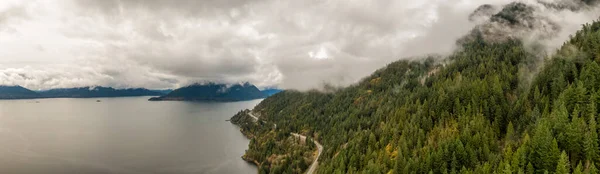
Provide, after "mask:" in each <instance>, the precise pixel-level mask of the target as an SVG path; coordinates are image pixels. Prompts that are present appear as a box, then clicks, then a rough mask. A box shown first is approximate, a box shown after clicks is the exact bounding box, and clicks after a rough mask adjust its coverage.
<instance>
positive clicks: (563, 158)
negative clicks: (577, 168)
mask: <svg viewBox="0 0 600 174" xmlns="http://www.w3.org/2000/svg"><path fill="white" fill-rule="evenodd" d="M570 170H571V169H570V167H569V156H567V153H566V152H565V151H562V153H561V154H560V158H559V160H558V163H557V164H556V172H555V173H556V174H569V173H570Z"/></svg>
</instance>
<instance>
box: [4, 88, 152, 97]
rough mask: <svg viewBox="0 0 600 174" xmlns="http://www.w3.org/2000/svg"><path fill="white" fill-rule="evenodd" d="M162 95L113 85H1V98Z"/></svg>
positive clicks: (142, 89)
mask: <svg viewBox="0 0 600 174" xmlns="http://www.w3.org/2000/svg"><path fill="white" fill-rule="evenodd" d="M161 95H164V91H163V90H159V91H152V90H148V89H144V88H130V89H114V88H111V87H100V86H98V87H79V88H61V89H51V90H45V91H32V90H29V89H27V88H23V87H21V86H0V99H35V98H94V97H132V96H161Z"/></svg>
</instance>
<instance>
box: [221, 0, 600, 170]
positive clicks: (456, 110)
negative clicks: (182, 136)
mask: <svg viewBox="0 0 600 174" xmlns="http://www.w3.org/2000/svg"><path fill="white" fill-rule="evenodd" d="M506 7H507V8H508V9H503V10H501V11H500V12H499V13H498V14H496V15H492V16H491V18H492V20H494V21H492V22H497V23H496V24H504V25H507V26H509V27H514V28H513V29H520V28H522V29H523V30H524V32H525V33H526V30H529V29H531V26H527V27H521V26H523V23H520V22H523V21H528V20H532V19H530V18H529V17H528V16H527V15H528V14H529V10H530V9H529V8H527V7H526V6H523V5H521V4H519V3H512V4H509V5H507V6H506ZM511 11H512V12H511ZM512 13H517V14H518V15H514V14H512ZM524 19H527V20H524ZM526 24H527V25H530V24H531V25H537V24H535V23H526ZM543 24H544V25H545V24H547V23H543ZM486 26H487V25H486V24H483V25H481V26H479V27H478V28H477V29H475V30H474V31H473V32H472V33H471V34H470V35H468V36H466V37H465V38H463V39H462V40H461V41H460V42H459V43H461V44H462V45H461V47H462V49H459V50H458V51H456V52H455V53H453V54H452V55H450V56H449V57H448V58H446V59H445V60H443V61H436V60H435V59H433V58H425V59H423V60H420V61H404V60H401V61H397V62H394V63H391V64H389V65H388V66H387V67H385V68H383V69H380V70H378V71H376V72H375V73H373V74H372V75H371V76H369V77H367V78H365V79H364V80H362V81H361V82H359V83H358V84H356V85H353V86H350V87H346V88H342V89H338V90H336V91H333V92H328V93H323V92H319V91H309V92H298V91H289V90H288V91H284V92H281V93H278V94H275V95H273V96H271V97H269V98H267V99H265V100H264V101H262V102H261V103H260V104H259V105H258V106H256V107H255V108H254V109H253V112H254V113H255V114H257V115H260V116H261V120H265V122H266V123H262V122H256V123H250V122H248V120H250V119H248V118H247V117H248V116H247V114H245V112H248V111H244V112H240V113H238V114H236V116H235V117H234V118H232V120H236V121H237V122H236V124H238V125H240V127H241V128H242V131H243V132H244V134H246V135H250V136H249V137H251V138H252V141H251V142H250V145H249V149H248V150H247V151H246V155H245V156H244V157H245V158H246V159H247V160H248V159H250V160H256V161H257V163H258V164H260V165H259V166H260V169H259V170H260V171H259V172H260V173H283V172H284V171H283V170H284V169H286V168H292V169H303V168H302V166H299V165H300V164H303V163H304V162H303V161H302V160H306V158H302V157H300V156H295V155H293V154H296V153H299V154H302V153H303V151H302V149H301V148H295V149H292V148H287V147H288V145H286V143H284V142H285V141H286V140H287V136H285V135H288V134H289V133H291V132H299V133H302V134H304V135H307V136H309V137H313V138H315V139H316V140H318V141H319V142H321V144H322V145H323V146H324V148H325V150H324V152H323V155H322V156H321V158H320V159H321V160H320V165H319V167H318V169H317V172H318V173H459V172H460V173H513V172H514V173H544V172H549V173H570V172H574V173H577V172H579V173H596V172H597V171H598V169H597V167H596V166H598V165H599V163H598V162H600V152H599V148H600V147H599V145H598V143H599V142H598V131H597V128H596V125H597V121H598V120H597V115H598V113H600V109H599V108H598V107H597V105H598V104H600V93H599V92H598V90H599V89H600V66H599V65H598V63H600V55H599V54H600V52H599V50H600V22H594V23H592V24H586V25H584V26H583V28H582V30H581V31H579V32H577V33H576V34H574V35H573V37H572V38H571V39H570V40H568V41H567V42H565V44H564V45H563V46H562V48H560V49H559V50H558V52H557V53H556V54H555V55H554V56H553V57H550V58H540V57H537V56H536V54H534V53H532V52H530V51H528V49H527V48H526V47H525V46H524V44H523V43H522V42H521V41H520V40H519V39H518V38H516V37H513V35H508V36H507V35H505V34H504V33H489V32H486V31H489V30H486ZM542 65H543V67H541V68H539V66H542ZM538 70H539V72H538ZM244 120H246V121H245V122H244ZM265 124H266V125H269V124H276V125H277V127H278V128H277V129H271V128H270V127H267V126H264V125H265ZM257 140H260V141H257ZM277 156H291V157H292V158H288V160H293V161H291V162H289V161H286V160H283V161H279V160H273V158H272V157H277ZM298 171H300V170H291V171H287V172H290V173H301V172H298Z"/></svg>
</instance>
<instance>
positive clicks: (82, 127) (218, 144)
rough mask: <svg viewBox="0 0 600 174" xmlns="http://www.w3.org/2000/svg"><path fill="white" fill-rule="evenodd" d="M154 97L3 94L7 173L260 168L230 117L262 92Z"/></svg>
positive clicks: (0, 113)
mask: <svg viewBox="0 0 600 174" xmlns="http://www.w3.org/2000/svg"><path fill="white" fill-rule="evenodd" d="M148 98H149V97H129V98H92V99H38V100H0V173H10V174H42V173H43V174H88V173H90V174H96V173H97V174H105V173H118V174H129V173H131V174H138V173H139V174H152V173H157V174H163V173H164V174H170V173H183V174H185V173H227V174H235V173H256V171H257V169H256V167H255V166H253V165H252V164H250V163H247V162H245V161H243V160H242V159H241V156H242V155H243V154H244V151H245V149H247V147H248V142H249V140H248V139H247V138H245V137H244V136H243V135H242V134H241V133H240V131H239V128H238V127H237V126H235V125H233V124H231V123H229V122H227V121H225V120H228V119H229V118H230V117H231V116H233V115H234V114H235V113H237V112H238V111H240V110H242V109H247V108H248V109H250V108H253V107H254V106H255V105H257V104H258V103H259V102H260V100H253V101H246V102H231V103H210V102H177V101H173V102H149V101H147V99H148ZM98 100H99V101H98Z"/></svg>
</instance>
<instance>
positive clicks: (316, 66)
mask: <svg viewBox="0 0 600 174" xmlns="http://www.w3.org/2000/svg"><path fill="white" fill-rule="evenodd" d="M506 2H507V1H505V0H485V1H482V0H418V1H415V0H2V1H0V84H5V85H22V86H25V87H28V88H30V89H48V88H59V87H80V86H91V85H102V86H112V87H117V88H125V87H145V88H151V89H163V88H177V87H181V86H184V85H188V84H190V83H194V82H202V81H215V82H225V83H237V82H245V81H248V82H251V83H253V84H255V85H257V86H259V87H280V88H286V89H301V90H303V89H310V88H318V87H320V86H322V85H323V84H325V83H329V84H333V85H340V86H343V85H348V84H351V83H355V82H357V81H358V80H360V79H361V78H363V77H365V76H367V75H369V74H371V73H372V72H373V71H374V70H376V69H378V68H381V67H383V66H385V65H386V64H388V63H390V62H392V61H395V60H398V59H401V58H404V57H408V56H418V55H424V54H428V53H440V54H444V53H448V52H450V51H452V50H453V49H454V43H455V40H456V39H457V38H459V37H461V36H462V35H464V34H466V33H467V32H468V31H469V30H470V29H471V28H473V26H474V25H475V24H474V23H472V22H469V21H468V15H469V14H470V13H471V12H472V11H473V10H474V9H475V8H477V7H478V6H479V5H482V4H484V3H490V4H502V3H506ZM557 17H558V18H561V16H557ZM596 17H597V16H596ZM589 19H593V18H581V19H579V18H578V20H575V21H573V20H570V19H566V18H563V19H559V20H564V21H570V22H569V24H570V25H571V28H573V29H571V30H576V29H577V28H578V27H579V26H580V24H581V23H583V21H587V20H589ZM571 30H569V31H568V32H572V31H571ZM565 37H566V36H565ZM561 39H564V38H561ZM561 42H562V41H561Z"/></svg>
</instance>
